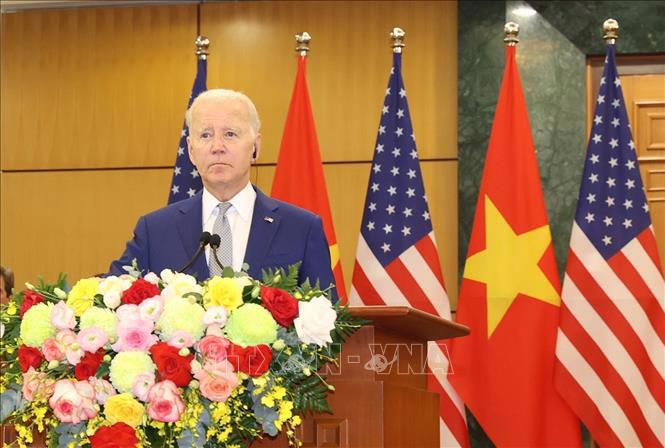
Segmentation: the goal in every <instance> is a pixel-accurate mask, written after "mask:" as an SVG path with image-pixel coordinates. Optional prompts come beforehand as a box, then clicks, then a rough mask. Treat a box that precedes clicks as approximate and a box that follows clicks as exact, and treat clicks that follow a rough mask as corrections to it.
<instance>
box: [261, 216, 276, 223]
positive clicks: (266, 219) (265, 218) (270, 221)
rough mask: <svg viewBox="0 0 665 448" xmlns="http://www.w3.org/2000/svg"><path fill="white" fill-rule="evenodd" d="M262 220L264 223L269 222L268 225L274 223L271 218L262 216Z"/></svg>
mask: <svg viewBox="0 0 665 448" xmlns="http://www.w3.org/2000/svg"><path fill="white" fill-rule="evenodd" d="M263 220H264V221H266V222H269V223H270V224H272V222H273V221H274V219H273V218H272V216H264V217H263Z"/></svg>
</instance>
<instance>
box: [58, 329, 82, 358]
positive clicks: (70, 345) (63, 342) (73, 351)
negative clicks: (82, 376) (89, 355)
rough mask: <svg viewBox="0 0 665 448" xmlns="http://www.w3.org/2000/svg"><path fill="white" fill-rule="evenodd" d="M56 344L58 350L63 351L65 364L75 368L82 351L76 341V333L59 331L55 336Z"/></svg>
mask: <svg viewBox="0 0 665 448" xmlns="http://www.w3.org/2000/svg"><path fill="white" fill-rule="evenodd" d="M55 340H56V342H57V343H58V344H59V345H60V350H64V352H65V358H67V362H68V363H70V364H71V365H73V366H75V365H76V364H78V363H79V361H81V357H83V350H82V349H81V347H80V346H79V343H78V341H77V340H76V333H74V332H73V331H72V330H60V331H59V332H58V334H56V335H55Z"/></svg>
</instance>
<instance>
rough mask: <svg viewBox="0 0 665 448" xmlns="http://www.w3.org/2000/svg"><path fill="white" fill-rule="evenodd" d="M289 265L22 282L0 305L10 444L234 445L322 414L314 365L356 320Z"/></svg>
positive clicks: (3, 400)
mask: <svg viewBox="0 0 665 448" xmlns="http://www.w3.org/2000/svg"><path fill="white" fill-rule="evenodd" d="M297 268H298V266H297V265H295V266H291V267H289V269H288V270H284V269H278V270H275V271H272V270H270V271H268V272H264V273H263V279H262V281H258V280H255V279H253V278H250V277H249V276H248V275H247V274H245V273H244V272H234V271H233V270H231V269H228V268H227V269H225V270H224V271H223V273H222V275H221V276H216V277H212V278H210V279H208V280H206V281H204V282H201V283H197V281H196V280H195V279H194V278H193V277H191V276H189V275H186V274H181V273H175V272H172V271H170V270H164V271H162V272H161V273H160V274H159V276H158V275H156V274H155V273H148V274H146V275H145V276H141V275H140V272H139V271H138V269H137V268H136V265H134V266H132V267H131V268H130V267H127V271H128V274H125V275H121V276H110V277H105V278H96V277H95V278H87V279H82V280H79V281H78V282H76V284H74V286H73V287H72V288H71V290H69V292H65V289H66V288H65V277H64V276H62V275H61V276H60V277H59V278H58V281H57V282H56V283H55V284H45V283H43V282H40V284H39V285H38V286H32V285H30V284H26V288H27V289H26V290H24V291H22V292H20V293H19V294H17V295H15V296H14V297H13V298H12V299H11V301H10V302H9V304H7V305H3V306H2V307H1V308H0V323H1V324H2V328H1V329H0V332H2V333H4V335H0V337H1V338H2V339H1V340H2V344H1V346H0V363H2V375H1V376H0V421H2V422H3V423H12V424H14V425H15V427H16V430H17V434H18V440H17V442H18V445H19V446H27V445H28V444H30V443H31V442H32V434H33V431H34V430H37V431H40V432H42V431H47V440H48V443H49V446H53V447H55V446H60V447H73V446H85V447H87V446H91V447H92V448H100V447H103V448H110V447H132V446H141V447H165V446H171V447H179V448H182V447H192V446H196V447H200V446H205V447H211V448H215V447H247V446H249V445H250V444H251V443H252V441H253V440H254V439H256V438H261V437H264V436H265V435H269V436H275V435H277V434H278V433H280V432H285V433H286V436H287V438H288V440H289V443H290V444H291V445H293V446H298V445H299V444H300V442H299V441H298V440H297V437H296V432H295V428H296V427H297V426H298V425H299V424H300V423H301V416H302V415H303V414H304V413H306V412H326V411H327V412H329V411H330V409H329V408H328V404H327V402H326V394H327V392H328V391H329V390H334V387H333V386H331V385H329V384H328V383H327V382H326V381H325V378H324V377H323V376H322V375H321V374H320V373H319V370H320V368H321V367H322V366H323V365H325V363H327V362H332V363H336V358H337V355H338V354H339V352H340V350H341V344H342V343H343V341H344V339H345V338H346V337H348V336H349V335H351V334H352V333H353V332H354V331H356V330H357V329H358V328H360V326H361V325H362V324H363V323H364V322H363V321H362V320H360V319H356V318H353V317H352V316H351V315H350V314H349V312H348V310H347V309H346V308H345V307H342V306H340V305H338V304H333V303H331V301H330V299H329V291H327V290H320V289H319V287H318V285H315V286H313V287H312V286H311V285H310V284H309V283H308V282H306V283H305V284H303V285H297Z"/></svg>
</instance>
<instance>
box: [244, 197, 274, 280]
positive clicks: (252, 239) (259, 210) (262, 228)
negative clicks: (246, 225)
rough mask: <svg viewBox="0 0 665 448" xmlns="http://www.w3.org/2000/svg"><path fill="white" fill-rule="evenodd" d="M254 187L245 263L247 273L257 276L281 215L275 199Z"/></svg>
mask: <svg viewBox="0 0 665 448" xmlns="http://www.w3.org/2000/svg"><path fill="white" fill-rule="evenodd" d="M254 189H255V190H256V201H255V202H254V213H253V215H252V226H251V227H250V229H249V241H247V250H246V251H245V263H247V264H248V265H249V275H251V276H252V277H254V278H258V276H259V275H260V274H261V267H262V262H263V261H264V260H265V259H266V255H267V254H268V249H270V244H271V243H272V240H273V238H274V236H275V234H276V233H277V229H278V228H279V225H280V221H281V216H280V215H278V214H277V213H276V211H277V209H278V208H279V204H278V203H277V201H275V200H273V199H271V198H269V197H268V196H266V195H265V194H263V193H262V192H261V190H259V189H258V188H256V187H254Z"/></svg>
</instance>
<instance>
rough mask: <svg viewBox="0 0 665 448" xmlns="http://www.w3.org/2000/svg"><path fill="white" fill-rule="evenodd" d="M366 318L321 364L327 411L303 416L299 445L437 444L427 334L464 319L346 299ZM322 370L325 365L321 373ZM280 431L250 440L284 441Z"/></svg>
mask: <svg viewBox="0 0 665 448" xmlns="http://www.w3.org/2000/svg"><path fill="white" fill-rule="evenodd" d="M350 310H351V312H352V314H353V315H355V316H358V317H362V318H364V319H367V320H371V321H372V324H371V325H370V326H367V327H363V328H361V329H360V330H359V331H358V332H357V333H355V334H354V335H353V336H352V337H351V338H349V339H348V340H347V341H346V343H345V344H344V349H343V351H342V353H341V354H340V362H339V364H340V365H339V368H335V369H334V370H328V371H326V372H327V378H328V382H329V383H330V384H333V385H334V386H335V391H334V392H331V393H330V394H329V395H328V403H329V404H330V408H331V409H332V411H333V414H316V415H313V416H312V415H309V416H307V417H306V418H305V419H304V421H303V424H302V426H301V428H300V430H299V435H298V437H299V438H300V440H302V442H303V448H313V447H330V448H336V447H339V448H346V447H353V448H374V447H377V448H379V447H381V448H382V447H414V448H416V447H417V448H425V447H438V446H439V396H438V394H436V393H434V392H430V391H428V390H427V375H426V366H427V342H428V341H434V340H441V339H448V338H454V337H458V336H464V335H466V334H468V333H469V329H468V328H467V327H465V326H464V325H460V324H456V323H454V322H450V321H447V320H445V319H441V318H439V317H436V316H433V315H431V314H429V313H426V312H423V311H419V310H416V309H413V308H409V307H406V306H371V307H351V308H350ZM326 372H324V373H326ZM287 446H288V443H287V441H286V438H285V437H283V436H280V437H277V438H274V439H272V438H266V439H263V440H260V441H256V442H255V443H254V444H252V448H255V447H261V448H264V447H287Z"/></svg>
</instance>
